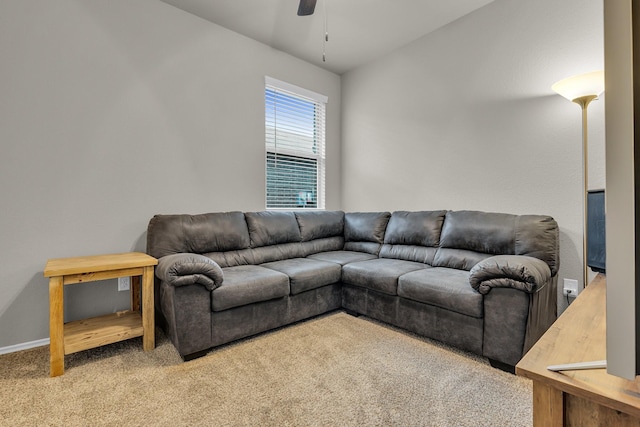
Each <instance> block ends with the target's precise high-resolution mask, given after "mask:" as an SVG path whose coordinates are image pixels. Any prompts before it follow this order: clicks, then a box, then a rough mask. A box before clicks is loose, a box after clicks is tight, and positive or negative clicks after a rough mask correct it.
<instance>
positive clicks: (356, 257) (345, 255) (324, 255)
mask: <svg viewBox="0 0 640 427" xmlns="http://www.w3.org/2000/svg"><path fill="white" fill-rule="evenodd" d="M307 258H311V259H317V260H321V261H329V262H334V263H336V264H340V265H345V264H349V263H350V262H356V261H366V260H368V259H377V258H378V257H376V256H375V255H371V254H368V253H363V252H355V251H330V252H320V253H317V254H313V255H309V256H308V257H307Z"/></svg>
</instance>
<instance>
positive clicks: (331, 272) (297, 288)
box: [262, 258, 342, 295]
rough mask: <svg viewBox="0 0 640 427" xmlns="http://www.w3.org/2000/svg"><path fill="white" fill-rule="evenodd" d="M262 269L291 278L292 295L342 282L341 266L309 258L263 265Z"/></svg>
mask: <svg viewBox="0 0 640 427" xmlns="http://www.w3.org/2000/svg"><path fill="white" fill-rule="evenodd" d="M262 267H265V268H269V269H272V270H276V271H279V272H281V273H284V274H286V275H287V276H288V277H289V286H290V287H291V294H292V295H295V294H299V293H301V292H304V291H308V290H310V289H315V288H319V287H321V286H326V285H331V284H333V283H338V282H340V276H341V275H342V268H341V267H340V265H339V264H335V263H332V262H327V261H319V260H316V259H309V258H293V259H285V260H282V261H275V262H269V263H266V264H262Z"/></svg>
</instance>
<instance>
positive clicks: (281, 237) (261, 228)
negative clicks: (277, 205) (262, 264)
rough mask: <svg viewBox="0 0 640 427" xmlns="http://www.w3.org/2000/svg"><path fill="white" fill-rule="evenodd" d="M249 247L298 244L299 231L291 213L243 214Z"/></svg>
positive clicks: (299, 238) (264, 212)
mask: <svg viewBox="0 0 640 427" xmlns="http://www.w3.org/2000/svg"><path fill="white" fill-rule="evenodd" d="M244 215H245V218H246V220H247V226H248V228H249V237H250V238H251V247H252V248H259V247H262V246H270V245H277V244H282V243H294V242H300V240H301V236H300V229H299V228H298V221H296V216H295V214H294V213H293V212H280V211H263V212H247V213H245V214H244Z"/></svg>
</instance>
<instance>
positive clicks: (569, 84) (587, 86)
mask: <svg viewBox="0 0 640 427" xmlns="http://www.w3.org/2000/svg"><path fill="white" fill-rule="evenodd" d="M551 89H553V90H554V91H556V92H557V93H558V94H559V95H562V96H563V97H565V98H567V99H568V100H569V101H573V100H574V99H576V98H580V97H582V96H588V95H595V96H600V95H601V94H602V92H604V71H593V72H591V73H586V74H580V75H578V76H573V77H568V78H566V79H563V80H560V81H559V82H557V83H556V84H554V85H553V86H551Z"/></svg>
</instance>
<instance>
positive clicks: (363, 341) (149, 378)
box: [0, 312, 532, 427]
mask: <svg viewBox="0 0 640 427" xmlns="http://www.w3.org/2000/svg"><path fill="white" fill-rule="evenodd" d="M157 341H158V343H157V344H158V345H157V348H156V349H155V350H154V351H153V352H148V353H145V352H143V351H142V348H141V347H142V345H141V339H139V338H137V339H133V340H129V341H126V342H123V343H118V344H113V345H110V346H106V347H103V348H99V349H94V350H89V351H85V352H82V353H77V354H74V355H70V356H67V357H66V372H65V374H64V375H63V376H61V377H57V378H49V377H48V375H49V366H48V357H49V353H48V347H41V348H37V349H33V350H28V351H24V352H20V353H13V354H7V355H3V356H0V402H2V404H1V405H0V425H7V426H19V425H38V426H45V425H55V426H99V425H105V426H124V425H132V426H138V425H139V426H142V425H145V426H151V425H159V426H198V425H199V426H390V425H397V426H474V427H475V426H530V425H531V419H532V418H531V417H532V412H531V383H530V381H529V380H526V379H523V378H520V377H516V376H514V375H511V374H507V373H505V372H502V371H499V370H497V369H494V368H491V367H490V366H489V365H488V364H487V363H486V362H485V361H484V360H482V359H480V358H477V357H475V356H472V355H469V354H466V353H462V352H459V351H457V350H453V349H450V348H448V347H445V346H443V345H441V344H438V343H434V342H432V341H429V340H426V339H422V338H419V337H416V336H414V335H412V334H408V333H406V332H402V331H399V330H396V329H394V328H391V327H389V326H385V325H383V324H380V323H378V322H374V321H372V320H370V319H367V318H364V317H360V318H355V317H351V316H349V315H347V314H345V313H342V312H336V313H332V314H328V315H325V316H322V317H319V318H316V319H313V320H309V321H306V322H302V323H298V324H296V325H293V326H288V327H285V328H282V329H279V330H277V331H274V332H270V333H266V334H263V335H260V336H258V337H254V338H252V339H248V340H244V341H241V342H238V343H235V344H232V345H228V346H224V347H222V348H219V349H217V350H214V351H212V352H210V353H209V354H208V355H207V356H205V357H202V358H200V359H196V360H194V361H191V362H187V363H183V362H182V361H181V359H180V357H179V356H178V353H177V352H176V350H175V349H174V347H173V346H172V344H171V343H170V342H169V341H168V340H167V339H166V338H165V337H164V336H163V335H162V334H161V333H158V334H157Z"/></svg>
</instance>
